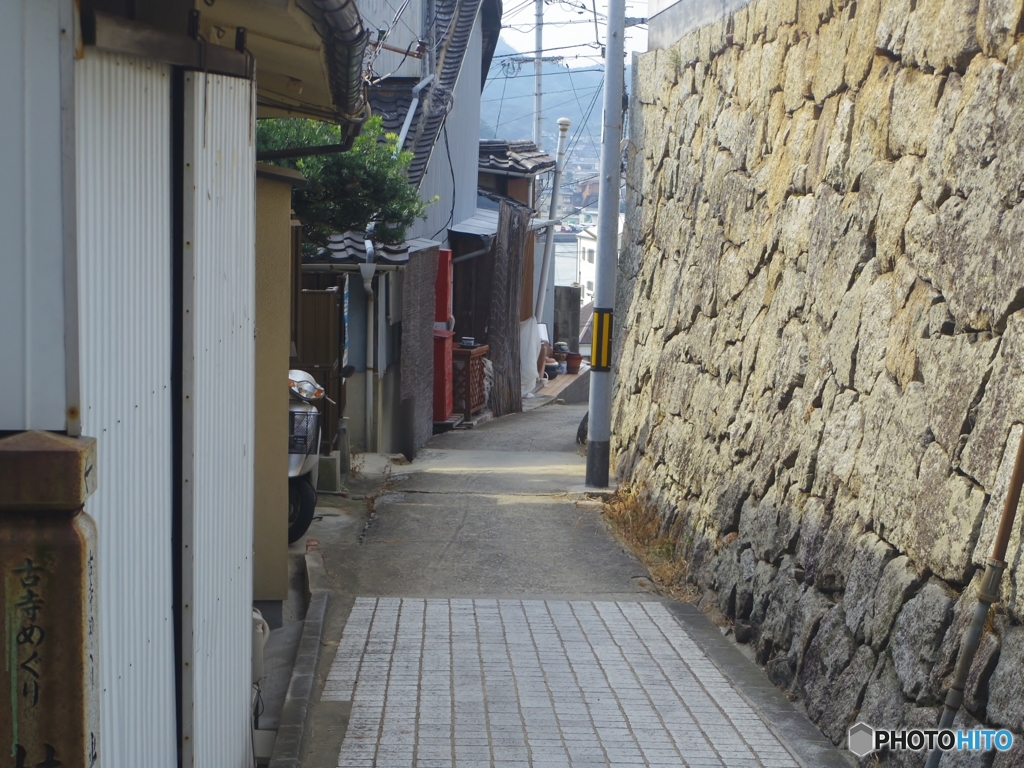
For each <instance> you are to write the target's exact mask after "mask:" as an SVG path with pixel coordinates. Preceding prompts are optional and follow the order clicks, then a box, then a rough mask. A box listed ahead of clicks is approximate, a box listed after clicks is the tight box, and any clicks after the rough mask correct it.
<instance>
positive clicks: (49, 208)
mask: <svg viewBox="0 0 1024 768" xmlns="http://www.w3.org/2000/svg"><path fill="white" fill-rule="evenodd" d="M70 11H71V3H70V2H69V1H68V0H5V2H3V3H0V93H2V94H3V95H4V106H3V109H0V141H2V144H3V151H2V152H0V200H2V201H3V202H2V204H0V242H2V243H3V257H2V258H0V430H23V429H49V430H63V429H64V428H65V411H66V408H67V407H68V406H69V405H77V392H73V397H72V402H70V403H69V401H68V398H67V389H66V381H65V379H66V369H65V346H64V335H65V314H64V260H65V255H66V251H65V244H64V235H65V214H68V215H69V216H70V217H71V219H70V220H71V222H72V226H73V221H74V219H73V214H74V212H73V211H70V210H69V211H65V210H63V205H62V202H63V198H64V191H65V190H64V184H65V183H68V185H69V189H70V187H71V181H70V180H69V181H68V182H65V179H64V168H63V164H62V162H61V160H62V158H63V157H64V155H65V152H64V151H63V149H64V146H65V145H64V143H63V142H62V115H61V69H62V65H66V66H68V67H69V66H70V61H71V51H70V49H68V50H66V51H64V56H63V57H62V50H61V27H62V25H63V26H65V27H67V26H68V22H69V21H70ZM65 59H66V62H65V61H64V60H65ZM64 80H65V83H64V85H65V88H66V89H67V90H66V96H65V98H66V99H68V100H70V99H71V98H72V97H73V93H72V91H71V90H70V89H71V82H69V81H70V78H69V77H67V75H65V78H64ZM68 106H70V104H68ZM69 114H70V111H69ZM68 149H70V147H68ZM71 178H73V176H72V177H71ZM71 207H72V206H71V205H70V204H69V205H68V208H71ZM72 234H73V232H72ZM67 255H68V256H70V255H71V254H67ZM72 319H73V318H72ZM74 388H75V387H74V386H73V389H74Z"/></svg>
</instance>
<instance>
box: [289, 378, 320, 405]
mask: <svg viewBox="0 0 1024 768" xmlns="http://www.w3.org/2000/svg"><path fill="white" fill-rule="evenodd" d="M288 389H289V390H291V393H292V394H293V395H295V396H296V397H297V398H299V399H300V400H305V401H306V402H307V403H308V402H310V401H312V400H319V399H320V398H321V397H323V396H324V388H323V387H321V386H320V385H319V384H316V383H314V382H312V381H306V380H305V379H302V380H296V379H288Z"/></svg>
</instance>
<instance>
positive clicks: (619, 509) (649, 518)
mask: <svg viewBox="0 0 1024 768" xmlns="http://www.w3.org/2000/svg"><path fill="white" fill-rule="evenodd" d="M604 516H605V519H606V520H607V521H608V523H609V524H610V525H611V527H612V530H613V531H614V532H615V534H616V535H617V536H618V537H619V539H620V540H621V541H623V542H624V543H625V544H626V545H627V546H628V547H629V548H630V549H631V550H633V552H634V553H635V554H636V556H637V557H638V558H639V559H640V562H641V563H643V565H644V567H645V568H646V569H647V572H648V573H649V574H650V575H651V580H652V581H653V582H654V584H655V585H656V586H657V587H658V589H659V591H661V592H662V593H664V594H666V595H669V596H671V597H674V598H675V599H677V600H682V601H685V602H693V601H694V600H696V599H697V597H698V595H699V592H698V590H697V588H696V587H695V586H693V585H692V584H688V583H687V580H686V578H687V576H688V575H689V572H690V564H689V560H688V558H687V556H686V553H687V549H688V546H689V544H690V543H692V537H690V536H688V535H687V534H686V532H685V531H683V530H682V526H681V525H680V523H679V522H678V521H676V522H675V523H673V524H672V525H671V526H669V527H668V528H666V526H665V525H664V523H663V521H662V519H661V517H660V516H659V515H658V510H657V508H656V507H655V505H654V503H653V502H652V501H651V497H650V494H648V493H647V492H646V491H645V489H643V488H642V487H638V488H620V489H619V490H618V491H616V493H615V495H614V496H612V498H611V499H610V500H609V501H608V503H607V504H605V506H604Z"/></svg>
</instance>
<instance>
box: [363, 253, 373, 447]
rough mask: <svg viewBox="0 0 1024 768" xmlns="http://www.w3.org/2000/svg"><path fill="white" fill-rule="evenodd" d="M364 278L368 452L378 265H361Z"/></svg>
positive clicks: (371, 419) (370, 433)
mask: <svg viewBox="0 0 1024 768" xmlns="http://www.w3.org/2000/svg"><path fill="white" fill-rule="evenodd" d="M372 254H373V245H372V243H370V241H367V252H366V256H367V258H368V259H370V258H373V256H372ZM359 271H360V272H361V273H362V276H363V290H365V291H366V448H365V450H366V452H367V453H369V452H370V451H371V450H373V387H374V385H375V382H374V380H373V323H374V319H375V318H376V314H375V312H374V309H375V302H374V298H373V273H374V272H376V271H377V265H376V264H374V263H372V262H368V263H365V264H360V265H359Z"/></svg>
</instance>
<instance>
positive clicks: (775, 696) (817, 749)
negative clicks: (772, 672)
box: [665, 602, 857, 768]
mask: <svg viewBox="0 0 1024 768" xmlns="http://www.w3.org/2000/svg"><path fill="white" fill-rule="evenodd" d="M665 605H666V607H667V608H668V609H669V612H670V613H671V614H672V615H673V616H674V617H675V619H676V621H678V622H679V623H680V624H681V625H682V626H683V628H684V629H685V630H686V632H687V634H688V635H689V636H690V637H691V639H692V640H693V641H694V642H695V643H696V644H697V645H698V646H699V647H700V649H701V650H702V651H703V652H704V653H705V654H706V655H707V657H708V659H710V660H711V662H712V663H713V664H714V665H715V666H716V667H718V669H719V671H720V672H721V673H722V674H723V675H724V676H725V678H726V679H727V680H729V681H731V682H732V684H733V686H734V687H735V689H736V692H737V693H738V694H739V695H740V696H741V697H742V698H743V699H744V700H745V701H746V702H747V704H749V705H750V706H751V708H753V710H754V711H755V712H756V713H757V714H758V715H759V716H760V717H761V719H762V720H763V721H764V723H765V724H766V725H767V726H768V727H769V728H770V729H771V730H772V731H773V732H774V733H775V735H776V736H777V737H778V738H779V740H780V741H782V743H783V744H784V745H785V746H786V748H787V749H788V750H789V752H790V753H791V754H792V756H793V757H794V758H795V759H796V760H797V762H798V763H799V764H800V765H801V766H803V768H851V766H855V765H856V764H857V763H856V762H855V761H854V760H853V756H852V755H851V754H849V753H844V752H840V751H839V750H838V749H836V748H835V746H834V745H833V744H832V742H831V741H829V740H828V738H826V736H825V735H824V734H823V733H822V732H821V731H819V730H818V728H817V726H815V725H814V723H812V722H811V721H810V720H809V719H808V718H807V716H806V715H805V714H804V713H803V712H802V711H800V710H798V709H797V708H796V707H794V706H793V703H792V702H791V701H790V700H789V699H787V698H786V695H785V694H784V693H783V692H782V691H780V690H779V689H778V688H776V687H775V684H774V683H772V682H771V681H770V680H769V679H768V678H767V676H765V674H764V673H763V672H762V671H761V669H760V668H759V667H758V666H757V665H756V664H754V663H753V662H752V661H750V660H749V659H748V658H747V657H746V656H744V655H743V654H742V653H741V652H740V651H739V649H737V648H736V647H735V646H734V645H732V643H731V642H730V641H729V640H727V639H726V638H724V636H723V635H722V632H721V630H719V629H718V627H716V626H715V625H714V623H713V622H712V621H711V619H709V618H708V617H707V616H706V615H705V614H704V612H703V611H701V610H700V609H699V608H697V607H696V606H695V605H689V604H686V603H676V602H667V603H666V604H665Z"/></svg>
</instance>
